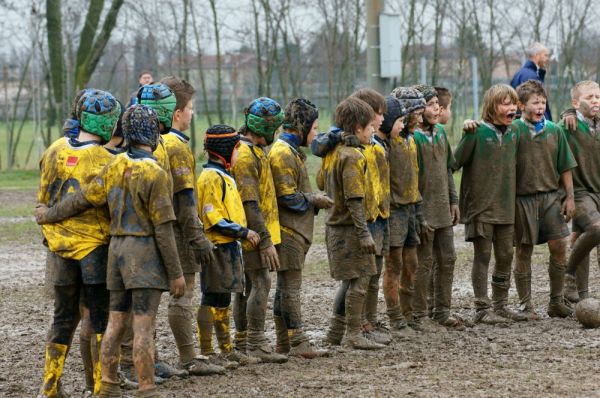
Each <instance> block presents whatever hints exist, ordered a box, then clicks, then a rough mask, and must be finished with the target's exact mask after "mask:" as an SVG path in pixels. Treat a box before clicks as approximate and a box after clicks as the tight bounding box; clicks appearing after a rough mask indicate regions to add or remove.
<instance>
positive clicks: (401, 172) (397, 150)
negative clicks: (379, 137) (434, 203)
mask: <svg viewBox="0 0 600 398" xmlns="http://www.w3.org/2000/svg"><path fill="white" fill-rule="evenodd" d="M389 159H390V194H391V196H390V206H391V207H392V208H395V207H399V206H402V205H408V204H413V203H418V202H420V201H421V194H420V193H419V164H418V161H417V145H416V143H415V140H414V138H413V136H412V135H408V136H407V137H402V136H400V137H398V138H392V139H390V150H389Z"/></svg>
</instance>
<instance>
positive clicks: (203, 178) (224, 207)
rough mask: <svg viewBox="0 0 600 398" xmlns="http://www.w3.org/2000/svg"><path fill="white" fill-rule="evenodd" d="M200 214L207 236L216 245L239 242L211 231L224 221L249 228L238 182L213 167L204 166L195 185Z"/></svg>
mask: <svg viewBox="0 0 600 398" xmlns="http://www.w3.org/2000/svg"><path fill="white" fill-rule="evenodd" d="M196 192H197V195H198V214H199V215H200V219H201V220H202V223H203V224H204V233H205V234H206V237H207V238H208V239H210V241H211V242H213V243H214V244H217V245H218V244H223V243H230V242H234V241H235V240H236V239H235V238H231V237H229V236H225V235H222V234H220V233H218V232H216V231H214V230H213V229H212V227H214V226H215V225H217V224H218V223H219V221H221V220H222V219H225V220H228V221H231V222H234V223H236V224H239V225H241V226H242V227H246V225H247V223H246V214H244V206H243V204H242V198H241V197H240V194H239V192H238V189H237V186H236V183H235V180H234V179H233V177H231V176H230V175H229V174H227V173H225V172H224V171H222V170H219V169H217V168H214V167H210V166H205V167H204V170H202V172H201V173H200V177H198V182H197V184H196Z"/></svg>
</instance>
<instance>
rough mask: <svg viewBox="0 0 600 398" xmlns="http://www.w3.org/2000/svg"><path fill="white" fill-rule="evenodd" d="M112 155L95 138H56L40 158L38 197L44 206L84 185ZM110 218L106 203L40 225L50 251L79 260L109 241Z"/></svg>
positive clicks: (55, 202)
mask: <svg viewBox="0 0 600 398" xmlns="http://www.w3.org/2000/svg"><path fill="white" fill-rule="evenodd" d="M112 158H113V155H112V154H111V153H110V152H108V151H107V150H106V149H105V148H104V147H102V146H101V145H100V143H98V142H93V141H88V142H79V141H76V140H72V141H71V140H64V141H61V140H59V141H58V142H57V143H56V145H53V146H51V147H50V148H48V150H47V151H46V153H44V156H43V158H42V164H41V173H40V189H39V192H38V200H39V201H40V202H41V203H45V204H47V205H48V206H53V205H55V204H57V203H60V202H61V201H62V200H64V199H65V198H66V197H68V196H69V195H72V194H74V193H76V192H77V191H79V190H81V189H83V188H85V187H86V186H87V185H89V184H90V183H91V182H92V180H93V179H94V178H95V177H96V176H97V175H98V174H99V173H100V171H101V170H102V169H103V168H104V166H105V165H106V164H108V163H109V161H110V160H111V159H112ZM109 224H110V218H109V215H108V211H107V209H106V207H103V208H91V209H87V210H85V211H83V212H81V213H79V214H77V215H75V216H73V217H70V218H68V219H65V220H63V221H60V222H58V223H54V224H45V225H42V233H43V235H44V237H45V238H46V241H47V242H48V248H49V249H50V251H52V252H55V253H56V254H58V255H59V256H61V257H64V258H70V259H74V260H81V259H82V258H84V257H85V256H87V255H88V254H89V253H90V252H91V251H92V250H94V249H95V248H96V247H98V246H101V245H106V244H108V241H109V235H108V231H109Z"/></svg>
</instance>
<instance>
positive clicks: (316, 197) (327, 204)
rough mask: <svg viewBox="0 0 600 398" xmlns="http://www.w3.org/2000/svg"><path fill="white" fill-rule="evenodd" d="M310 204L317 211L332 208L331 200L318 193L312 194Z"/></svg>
mask: <svg viewBox="0 0 600 398" xmlns="http://www.w3.org/2000/svg"><path fill="white" fill-rule="evenodd" d="M312 204H313V206H315V207H316V208H317V209H329V208H331V207H332V206H333V199H331V198H330V197H329V196H327V195H321V194H320V193H316V194H313V197H312Z"/></svg>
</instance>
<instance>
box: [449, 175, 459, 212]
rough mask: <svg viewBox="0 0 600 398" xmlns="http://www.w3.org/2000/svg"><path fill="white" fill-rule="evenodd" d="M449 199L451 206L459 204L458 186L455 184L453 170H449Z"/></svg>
mask: <svg viewBox="0 0 600 398" xmlns="http://www.w3.org/2000/svg"><path fill="white" fill-rule="evenodd" d="M448 197H449V198H450V204H451V205H457V204H458V194H457V193H456V185H455V184H454V176H453V174H452V169H451V168H448Z"/></svg>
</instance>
